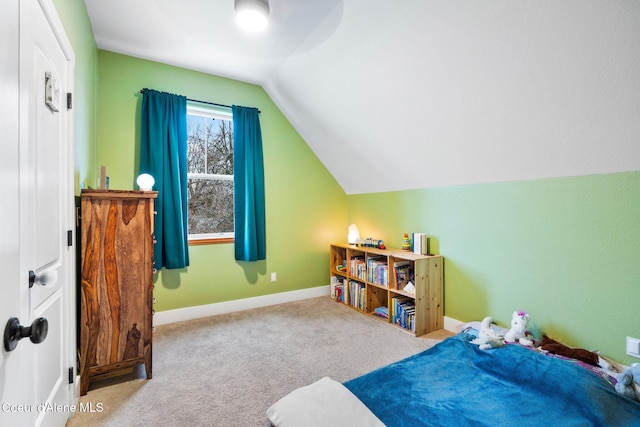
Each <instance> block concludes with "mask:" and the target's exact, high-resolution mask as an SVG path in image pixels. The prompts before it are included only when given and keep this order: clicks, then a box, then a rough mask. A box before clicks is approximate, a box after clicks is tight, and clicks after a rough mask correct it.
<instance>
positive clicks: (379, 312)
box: [373, 307, 389, 319]
mask: <svg viewBox="0 0 640 427" xmlns="http://www.w3.org/2000/svg"><path fill="white" fill-rule="evenodd" d="M373 315H374V316H378V317H382V318H385V319H388V318H389V309H388V308H387V307H377V308H375V309H374V310H373Z"/></svg>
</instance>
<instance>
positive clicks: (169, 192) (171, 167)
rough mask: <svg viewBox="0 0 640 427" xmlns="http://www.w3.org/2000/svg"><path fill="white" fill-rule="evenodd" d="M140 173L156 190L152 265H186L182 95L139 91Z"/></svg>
mask: <svg viewBox="0 0 640 427" xmlns="http://www.w3.org/2000/svg"><path fill="white" fill-rule="evenodd" d="M140 173H148V174H151V175H152V176H153V177H154V179H155V181H156V182H155V185H154V190H156V191H158V198H157V199H156V204H155V210H156V212H157V214H156V217H155V220H154V235H155V240H156V245H155V248H154V266H155V268H157V269H158V270H159V269H161V268H163V267H165V268H169V269H171V268H184V267H186V266H188V265H189V240H188V236H189V230H188V223H187V213H188V205H187V98H186V97H184V96H180V95H173V94H169V93H164V92H158V91H155V90H150V89H145V90H144V91H143V95H142V121H141V133H140Z"/></svg>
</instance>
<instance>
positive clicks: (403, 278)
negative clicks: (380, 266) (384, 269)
mask: <svg viewBox="0 0 640 427" xmlns="http://www.w3.org/2000/svg"><path fill="white" fill-rule="evenodd" d="M393 269H394V274H395V277H396V289H404V287H405V286H407V283H409V282H411V281H413V277H412V276H413V268H412V265H411V262H410V261H399V262H396V263H395V264H394V266H393Z"/></svg>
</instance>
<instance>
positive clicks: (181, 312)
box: [153, 286, 330, 326]
mask: <svg viewBox="0 0 640 427" xmlns="http://www.w3.org/2000/svg"><path fill="white" fill-rule="evenodd" d="M329 292H330V287H329V286H318V287H315V288H308V289H300V290H298V291H290V292H281V293H277V294H271V295H264V296H259V297H252V298H244V299H239V300H233V301H225V302H218V303H214V304H207V305H198V306H195V307H186V308H178V309H175V310H167V311H158V312H156V314H155V315H154V316H153V324H154V325H155V326H159V325H166V324H168V323H175V322H182V321H184V320H193V319H198V318H201V317H209V316H216V315H218V314H227V313H233V312H235V311H242V310H249V309H252V308H260V307H267V306H270V305H276V304H282V303H285V302H293V301H300V300H304V299H309V298H316V297H323V296H327V297H328V296H329Z"/></svg>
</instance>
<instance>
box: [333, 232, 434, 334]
mask: <svg viewBox="0 0 640 427" xmlns="http://www.w3.org/2000/svg"><path fill="white" fill-rule="evenodd" d="M329 250H330V255H329V258H330V260H329V262H330V273H329V275H330V277H331V287H332V289H331V297H332V298H333V299H335V300H337V301H341V302H343V303H344V304H345V305H347V306H349V307H352V308H354V309H356V310H358V311H359V312H362V313H365V314H369V315H372V316H373V317H375V318H378V319H381V320H383V321H386V322H387V323H390V324H392V325H394V326H396V327H399V328H401V329H403V330H405V331H407V332H409V333H413V334H414V335H415V336H420V335H424V334H427V333H429V332H433V331H436V330H438V329H442V328H443V327H444V306H443V292H444V290H443V287H444V282H443V267H444V266H443V257H442V256H439V255H435V256H433V255H420V254H415V253H413V252H409V251H403V250H401V249H392V248H387V249H378V248H370V247H356V246H355V245H350V244H347V243H340V244H333V245H330V248H329ZM408 281H410V282H411V283H412V284H413V286H414V288H415V290H414V291H413V292H408V291H406V290H405V289H404V288H405V286H406V283H407V282H408ZM384 308H386V311H387V317H386V318H384V317H382V316H381V315H380V313H379V312H381V311H382V312H384ZM394 314H395V316H394Z"/></svg>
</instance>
